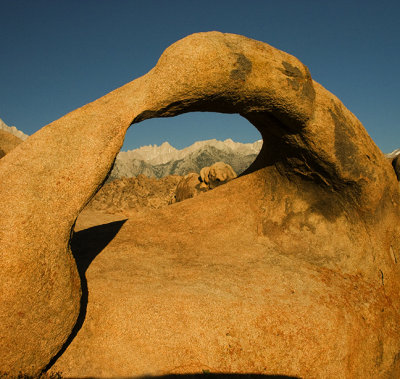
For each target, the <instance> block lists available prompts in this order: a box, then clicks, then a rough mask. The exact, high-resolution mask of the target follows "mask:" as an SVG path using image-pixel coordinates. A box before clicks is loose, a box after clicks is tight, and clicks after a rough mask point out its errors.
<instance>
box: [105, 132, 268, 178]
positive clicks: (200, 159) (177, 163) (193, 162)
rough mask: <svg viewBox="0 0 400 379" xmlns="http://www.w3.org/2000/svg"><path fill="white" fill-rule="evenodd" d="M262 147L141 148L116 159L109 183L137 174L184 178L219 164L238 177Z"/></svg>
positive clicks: (225, 143)
mask: <svg viewBox="0 0 400 379" xmlns="http://www.w3.org/2000/svg"><path fill="white" fill-rule="evenodd" d="M261 146H262V140H258V141H255V142H253V143H241V142H234V141H232V139H226V140H225V141H218V140H216V139H211V140H205V141H197V142H195V143H193V144H192V145H190V146H188V147H185V148H183V149H181V150H179V149H176V148H175V147H173V146H172V145H170V144H169V142H167V141H166V142H164V143H162V144H161V145H160V146H158V145H147V146H142V147H140V148H138V149H134V150H129V151H121V152H120V153H119V154H118V155H117V158H116V160H115V162H114V167H113V169H112V172H111V174H110V177H109V181H111V180H114V179H120V178H123V177H133V176H137V175H140V174H144V175H146V176H148V177H155V178H162V177H164V176H168V175H186V174H188V173H189V172H199V171H200V169H201V168H203V167H205V166H211V165H212V164H213V163H215V162H218V161H223V162H225V163H227V164H229V165H231V166H232V168H233V169H234V170H235V172H236V173H237V174H240V173H241V172H243V171H244V170H245V169H246V168H247V167H249V166H250V164H251V163H252V162H253V161H254V159H255V158H256V157H257V155H258V153H259V151H260V150H261Z"/></svg>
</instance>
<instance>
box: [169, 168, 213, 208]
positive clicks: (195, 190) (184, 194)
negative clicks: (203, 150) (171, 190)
mask: <svg viewBox="0 0 400 379" xmlns="http://www.w3.org/2000/svg"><path fill="white" fill-rule="evenodd" d="M207 190H208V187H207V186H206V185H204V183H202V181H201V180H200V178H199V174H196V173H195V172H191V173H190V174H187V175H185V176H184V177H183V178H182V179H181V180H180V182H179V183H178V185H177V187H176V191H175V197H174V199H173V201H172V202H173V203H175V202H177V203H178V202H180V201H183V200H186V199H191V198H192V197H195V196H196V195H197V194H199V193H200V192H206V191H207Z"/></svg>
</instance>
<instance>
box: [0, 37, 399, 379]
mask: <svg viewBox="0 0 400 379" xmlns="http://www.w3.org/2000/svg"><path fill="white" fill-rule="evenodd" d="M190 111H219V112H227V113H232V112H233V113H239V114H241V115H242V116H243V117H245V118H246V119H247V120H249V121H250V122H251V123H252V124H253V125H254V126H255V127H256V128H257V129H258V130H259V131H260V133H261V134H262V136H263V140H264V145H263V148H262V150H261V152H260V154H259V155H258V157H257V159H256V160H255V162H254V163H253V164H252V165H251V166H250V167H249V169H248V170H247V171H246V173H245V175H242V176H241V177H240V178H237V179H235V180H232V181H231V182H229V183H227V184H226V185H224V186H220V187H218V188H216V189H214V190H213V191H209V192H207V193H205V194H203V195H202V196H197V197H195V198H193V199H191V200H190V201H184V202H180V203H177V204H173V205H171V206H169V207H163V208H160V209H158V210H153V211H151V212H148V213H146V214H141V215H138V216H137V217H134V218H132V219H130V220H128V221H125V222H122V221H121V222H116V223H112V224H109V225H103V226H99V227H95V228H93V229H90V230H83V231H81V232H79V233H77V234H76V235H75V236H74V238H73V241H72V245H71V246H72V249H73V254H74V256H75V259H73V257H72V254H71V251H70V243H69V242H70V236H71V230H72V228H73V225H74V222H75V220H76V218H77V216H78V215H79V213H80V211H81V210H82V208H83V207H84V206H85V204H86V203H87V202H88V201H89V200H90V199H91V197H92V196H93V194H94V193H95V192H96V191H97V190H98V189H99V188H100V187H101V185H102V183H103V181H104V180H105V178H106V177H107V174H108V172H109V171H110V169H111V167H112V164H113V161H114V159H115V157H116V155H117V153H118V151H119V149H120V148H121V146H122V143H123V138H124V135H125V132H126V129H127V128H128V127H129V126H130V125H131V124H132V123H137V122H140V121H142V120H145V119H148V118H152V117H164V116H168V117H169V116H174V115H178V114H180V113H184V112H190ZM16 165H17V166H18V168H19V170H18V173H16V172H15V167H16ZM43 173H46V175H45V176H44V175H43ZM0 178H1V180H0V199H2V204H1V209H2V213H1V218H0V240H1V243H0V246H1V249H2V257H3V258H2V259H3V261H2V265H0V276H1V278H2V281H1V284H0V286H1V288H0V301H1V307H0V334H1V336H2V339H1V340H0V360H1V361H0V363H1V365H0V366H1V367H2V369H3V370H5V371H9V372H18V371H19V370H22V371H25V372H30V373H35V372H38V371H40V370H41V369H42V368H43V367H45V366H46V365H47V364H48V363H49V361H50V359H51V358H52V357H53V356H54V355H55V354H57V352H59V353H58V355H57V356H56V358H58V359H57V361H56V362H55V364H54V365H53V366H52V370H54V371H62V372H63V373H64V375H66V376H71V377H77V376H81V377H82V376H90V377H96V376H97V377H100V376H102V377H110V376H114V377H128V376H138V375H145V374H153V375H165V374H167V373H193V372H201V370H208V371H210V372H219V373H229V372H230V373H262V374H274V375H277V374H281V375H291V376H297V377H316V378H318V377H321V378H322V377H363V378H367V377H369V378H372V377H381V378H384V377H399V376H400V363H399V362H400V360H399V359H398V357H399V352H400V326H399V323H398V320H399V316H400V314H399V309H400V304H399V303H400V301H399V300H400V299H399V293H400V291H399V290H400V288H399V286H400V280H399V275H400V273H399V270H400V269H399V263H398V262H399V259H400V257H399V251H400V237H399V236H400V233H399V225H400V222H399V217H400V216H399V215H400V212H399V202H400V194H399V185H398V182H397V178H396V175H395V173H394V171H393V169H392V167H391V165H390V163H389V162H388V161H387V159H386V158H385V156H384V155H383V154H382V152H381V151H380V150H379V149H378V148H377V147H376V145H375V144H374V143H373V141H372V140H371V139H370V137H369V136H368V134H367V133H366V131H365V130H364V128H363V126H362V125H361V123H360V122H359V121H358V120H357V118H356V117H355V116H354V115H353V114H352V113H351V112H350V111H348V110H347V109H346V108H345V106H344V105H343V104H342V103H341V102H340V101H339V100H338V99H337V98H336V97H335V96H334V95H332V94H331V93H329V92H328V91H327V90H325V89H324V88H323V87H322V86H320V85H319V84H318V83H316V82H314V81H313V80H312V78H311V76H310V73H309V71H308V69H307V67H305V66H304V65H303V64H302V63H301V62H300V61H298V60H297V59H296V58H294V57H293V56H290V55H289V54H286V53H284V52H282V51H279V50H277V49H274V48H273V47H271V46H269V45H267V44H265V43H262V42H258V41H254V40H251V39H248V38H245V37H241V36H237V35H232V34H222V33H217V32H211V33H200V34H195V35H192V36H189V37H187V38H185V39H183V40H181V41H178V42H177V43H175V44H173V45H172V46H170V47H169V48H168V49H167V50H166V51H165V52H164V53H163V55H162V56H161V58H160V59H159V61H158V63H157V65H156V67H155V68H154V69H152V70H151V71H150V72H149V73H148V74H146V75H145V76H143V77H141V78H139V79H136V80H134V81H133V82H131V83H128V84H127V85H125V86H123V87H121V88H119V89H117V90H115V91H113V92H111V93H109V94H108V95H106V96H104V97H103V98H100V99H98V100H96V101H95V102H93V103H91V104H88V105H86V106H84V107H82V108H80V109H78V110H76V111H73V112H71V113H69V114H68V115H66V116H64V117H63V118H61V119H59V120H57V121H54V122H53V123H52V124H50V125H48V126H46V127H44V128H43V129H41V130H40V131H39V132H37V133H35V134H34V135H33V136H31V137H30V138H29V139H28V140H27V141H25V143H24V144H22V145H19V146H18V147H16V148H15V149H14V150H13V151H11V152H10V153H9V154H7V155H6V156H5V157H4V158H2V159H1V161H0ZM10 194H12V195H10ZM79 279H81V280H82V283H80V280H79ZM88 288H89V291H90V292H89V294H90V296H88V290H87V289H88ZM81 289H82V294H83V295H82V298H81ZM80 306H81V311H80V316H79V319H78V322H77V323H76V324H75V322H76V320H77V317H78V314H79V308H80ZM68 338H69V339H68ZM67 339H68V341H67ZM64 343H66V344H65V345H64V346H63V344H64ZM60 349H61V350H60ZM53 363H54V360H53V361H52V364H53Z"/></svg>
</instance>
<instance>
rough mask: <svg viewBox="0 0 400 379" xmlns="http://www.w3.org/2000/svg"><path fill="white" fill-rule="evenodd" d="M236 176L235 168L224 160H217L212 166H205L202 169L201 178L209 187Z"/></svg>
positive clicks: (223, 182)
mask: <svg viewBox="0 0 400 379" xmlns="http://www.w3.org/2000/svg"><path fill="white" fill-rule="evenodd" d="M236 177H237V175H236V172H235V171H234V170H233V168H232V167H231V166H230V165H228V164H226V163H224V162H216V163H214V164H213V165H212V166H211V167H203V168H202V169H201V170H200V179H201V181H202V182H203V183H205V184H206V185H207V187H208V188H209V189H213V188H215V187H218V186H220V185H221V184H225V183H227V182H229V181H230V180H232V179H235V178H236Z"/></svg>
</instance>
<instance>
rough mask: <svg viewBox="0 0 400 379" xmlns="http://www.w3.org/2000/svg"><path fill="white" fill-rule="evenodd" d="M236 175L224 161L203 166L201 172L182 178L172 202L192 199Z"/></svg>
mask: <svg viewBox="0 0 400 379" xmlns="http://www.w3.org/2000/svg"><path fill="white" fill-rule="evenodd" d="M236 176H237V175H236V173H235V171H234V170H233V169H232V167H231V166H229V165H228V164H226V163H224V162H216V163H214V164H213V165H212V166H211V167H203V168H202V169H201V170H200V174H196V173H193V172H192V173H190V174H188V175H185V176H184V177H183V178H182V179H181V180H180V182H179V183H178V186H177V187H176V191H175V197H174V199H173V201H172V202H173V203H174V202H179V201H183V200H186V199H191V198H192V197H195V196H196V195H198V194H199V193H201V192H206V191H208V190H210V189H213V188H215V187H218V186H220V185H221V184H225V183H227V182H229V181H230V180H232V179H234V178H236Z"/></svg>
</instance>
